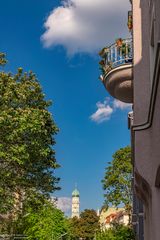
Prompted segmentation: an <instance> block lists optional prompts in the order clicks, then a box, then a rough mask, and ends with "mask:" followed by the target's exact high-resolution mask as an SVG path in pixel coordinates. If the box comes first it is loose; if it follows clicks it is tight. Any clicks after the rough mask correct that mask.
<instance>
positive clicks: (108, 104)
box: [90, 98, 132, 123]
mask: <svg viewBox="0 0 160 240" xmlns="http://www.w3.org/2000/svg"><path fill="white" fill-rule="evenodd" d="M131 106H132V105H131V104H128V103H123V102H121V101H119V100H117V99H114V100H113V101H111V99H110V98H106V99H105V100H104V102H103V103H102V102H97V103H96V107H97V110H96V112H95V113H93V114H92V115H91V116H90V119H91V120H92V121H94V122H97V123H102V122H104V121H107V120H109V119H110V117H111V115H112V114H113V112H115V111H116V110H117V109H120V110H127V109H128V110H130V109H131Z"/></svg>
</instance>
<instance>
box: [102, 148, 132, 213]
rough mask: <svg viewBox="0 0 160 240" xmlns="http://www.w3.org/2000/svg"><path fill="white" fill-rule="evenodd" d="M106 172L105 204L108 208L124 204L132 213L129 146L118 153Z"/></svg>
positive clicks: (103, 181) (104, 183)
mask: <svg viewBox="0 0 160 240" xmlns="http://www.w3.org/2000/svg"><path fill="white" fill-rule="evenodd" d="M105 170H106V171H105V177H104V179H103V180H102V183H103V189H104V190H105V195H104V196H105V204H106V205H107V206H109V205H110V204H112V205H114V206H118V205H119V204H123V205H124V206H125V208H126V210H127V211H129V212H130V210H131V204H132V190H131V178H132V164H131V148H130V147H129V146H127V147H125V148H121V149H120V150H118V151H116V152H115V154H114V155H113V160H112V162H109V165H108V166H107V167H106V169H105Z"/></svg>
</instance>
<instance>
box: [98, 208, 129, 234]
mask: <svg viewBox="0 0 160 240" xmlns="http://www.w3.org/2000/svg"><path fill="white" fill-rule="evenodd" d="M112 223H119V224H124V225H128V223H129V215H128V214H127V213H126V212H125V210H124V208H113V207H111V208H108V209H107V210H105V209H103V210H102V211H101V213H100V227H101V230H102V231H105V230H106V229H108V228H110V227H111V225H112Z"/></svg>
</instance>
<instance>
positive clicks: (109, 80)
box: [103, 64, 133, 103]
mask: <svg viewBox="0 0 160 240" xmlns="http://www.w3.org/2000/svg"><path fill="white" fill-rule="evenodd" d="M103 84H104V86H105V88H106V89H107V91H108V92H109V93H110V95H111V96H112V97H114V98H116V99H118V100H120V101H122V102H125V103H132V102H133V66H132V64H125V65H123V66H119V67H117V68H115V69H113V70H111V71H110V72H109V73H107V74H104V77H103Z"/></svg>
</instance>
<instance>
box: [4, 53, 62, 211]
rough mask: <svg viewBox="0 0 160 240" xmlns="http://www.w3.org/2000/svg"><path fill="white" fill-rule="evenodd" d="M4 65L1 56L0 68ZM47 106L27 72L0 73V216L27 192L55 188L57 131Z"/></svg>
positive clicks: (37, 86) (44, 192)
mask: <svg viewBox="0 0 160 240" xmlns="http://www.w3.org/2000/svg"><path fill="white" fill-rule="evenodd" d="M5 63H6V60H5V59H4V54H2V53H1V54H0V65H4V64H5ZM50 104H51V102H50V101H46V100H45V95H44V93H43V91H42V88H41V86H40V84H39V82H38V80H37V78H36V75H35V74H34V73H32V72H31V71H30V72H29V73H24V72H23V70H22V68H19V69H18V71H17V73H16V74H11V73H6V72H4V71H2V72H0V112H1V114H0V171H1V174H0V209H1V213H5V212H8V211H11V210H12V209H13V208H14V207H15V205H16V201H22V200H24V199H25V198H27V196H29V195H30V194H31V192H32V193H34V194H35V193H38V194H40V193H41V194H42V195H44V196H49V194H50V193H52V192H54V191H55V190H56V189H58V186H57V183H58V180H59V179H58V178H56V177H55V169H56V168H57V167H58V164H57V162H56V159H55V151H54V149H53V145H54V144H55V139H54V135H55V134H57V132H58V128H57V126H56V124H55V122H54V120H53V118H52V115H51V114H50V112H49V111H48V107H49V106H50ZM24 193H25V194H24ZM17 198H18V199H17Z"/></svg>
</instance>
